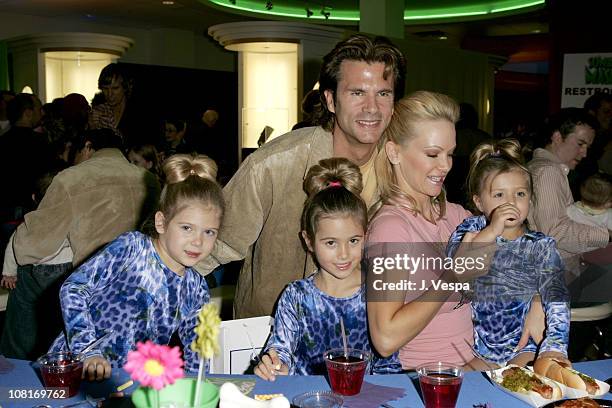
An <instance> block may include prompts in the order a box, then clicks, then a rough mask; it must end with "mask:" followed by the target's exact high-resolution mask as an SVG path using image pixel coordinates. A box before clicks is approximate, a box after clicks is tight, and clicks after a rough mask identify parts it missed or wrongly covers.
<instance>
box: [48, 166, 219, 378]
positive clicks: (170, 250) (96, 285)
mask: <svg viewBox="0 0 612 408" xmlns="http://www.w3.org/2000/svg"><path fill="white" fill-rule="evenodd" d="M163 169H164V173H165V175H166V180H167V184H166V186H165V187H164V189H163V190H162V193H161V198H160V203H159V211H157V212H156V213H155V223H154V227H155V228H154V229H155V231H153V232H152V234H151V235H152V236H151V237H149V236H147V235H144V234H141V233H140V232H137V231H132V232H126V233H124V234H122V235H120V236H119V237H117V238H116V239H115V240H114V241H112V242H111V243H109V244H108V245H107V246H106V247H105V248H104V249H103V250H102V251H100V252H99V253H97V254H96V255H95V256H93V257H92V258H90V259H89V260H88V261H86V262H85V263H84V264H82V265H81V266H80V267H79V268H78V269H76V270H75V272H74V273H73V274H72V275H70V277H69V278H68V279H67V280H66V282H65V283H64V284H63V286H62V289H61V291H60V298H61V304H62V313H63V317H64V324H65V328H66V336H65V337H64V335H60V336H59V337H58V338H57V339H56V340H55V342H54V343H53V344H52V345H51V348H50V351H60V350H66V349H70V350H72V351H75V352H80V351H81V350H83V349H84V348H86V347H87V346H88V345H89V344H91V343H92V342H94V341H95V340H96V339H98V338H100V337H102V336H104V335H106V334H108V336H107V337H105V339H104V340H103V341H102V342H101V343H100V344H99V345H98V346H96V347H94V349H93V350H91V351H89V352H87V354H86V355H85V358H86V359H85V365H84V373H86V374H87V376H88V377H89V378H90V379H94V378H96V379H102V378H104V377H105V378H108V377H109V376H110V371H111V366H112V367H115V368H117V367H122V366H123V365H124V364H125V362H126V358H127V353H128V351H130V350H133V349H135V346H136V342H138V341H145V340H152V341H153V342H155V343H158V344H167V343H168V342H169V341H170V338H171V337H172V335H173V333H174V332H175V331H177V330H178V335H179V338H180V340H181V342H182V344H183V346H184V347H183V352H184V357H185V368H186V370H187V371H190V372H192V371H197V369H198V358H197V356H195V355H194V352H193V351H192V350H191V348H190V347H189V345H190V344H191V342H192V341H193V340H194V336H195V333H194V328H195V326H196V324H197V313H198V312H199V310H200V308H201V307H202V305H203V304H205V303H207V302H208V301H209V297H210V296H209V292H208V286H207V285H206V281H205V279H204V277H203V276H201V275H200V274H198V273H197V272H196V271H195V270H194V269H192V266H193V265H195V264H196V263H197V262H199V261H201V260H202V259H204V258H205V257H206V256H208V254H209V253H210V252H211V250H212V248H213V245H214V243H215V240H216V239H217V233H218V231H219V227H220V224H221V219H222V216H223V212H224V208H225V206H224V201H223V195H222V192H221V189H220V187H219V186H218V184H217V183H216V181H215V175H216V172H217V166H216V165H215V163H214V162H213V161H212V160H211V159H209V158H208V157H206V156H189V155H175V156H172V157H170V158H169V159H168V160H166V162H165V163H164V166H163Z"/></svg>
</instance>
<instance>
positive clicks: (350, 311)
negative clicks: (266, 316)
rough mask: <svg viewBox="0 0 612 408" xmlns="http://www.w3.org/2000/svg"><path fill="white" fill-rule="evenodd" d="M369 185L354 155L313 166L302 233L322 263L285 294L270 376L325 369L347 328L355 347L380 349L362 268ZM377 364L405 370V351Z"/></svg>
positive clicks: (267, 367) (260, 371)
mask: <svg viewBox="0 0 612 408" xmlns="http://www.w3.org/2000/svg"><path fill="white" fill-rule="evenodd" d="M362 188H363V184H362V182H361V173H360V172H359V167H357V166H356V165H354V164H353V163H351V162H350V161H348V160H346V159H342V158H332V159H325V160H321V161H320V162H319V163H318V164H317V165H315V166H312V167H311V168H310V169H309V170H308V174H306V178H305V179H304V190H306V192H307V193H308V199H307V200H306V203H305V204H304V211H303V213H302V238H303V239H304V242H305V244H306V246H307V248H308V251H309V252H310V253H312V254H313V257H314V258H315V259H316V262H317V265H318V269H317V270H316V271H315V272H314V273H313V274H312V275H310V276H308V277H307V278H305V279H301V280H297V281H294V282H292V283H290V284H289V286H287V288H285V290H284V291H283V293H282V294H281V297H280V300H279V303H278V308H277V309H276V315H275V318H274V325H273V327H274V328H273V332H272V335H271V336H270V339H269V340H268V342H267V344H266V346H265V353H266V355H264V356H263V358H262V362H261V363H259V365H258V366H257V367H256V368H255V374H257V375H258V376H259V377H261V378H263V379H264V380H274V379H275V377H276V375H277V374H291V375H296V374H297V375H323V374H325V373H326V368H325V361H324V358H323V355H324V354H325V352H326V351H327V350H331V349H333V348H342V345H343V339H342V330H343V329H344V330H345V333H346V340H347V343H348V344H350V347H352V348H355V349H358V350H365V351H372V347H371V346H370V340H369V335H368V322H367V312H366V302H365V295H366V293H365V284H364V282H363V281H362V280H363V278H362V273H361V255H362V252H363V243H364V240H365V231H366V229H367V223H368V214H367V209H366V206H365V203H364V202H363V200H362V199H361V198H360V197H359V194H360V193H361V189H362ZM341 322H342V324H341ZM371 364H372V365H371V371H372V372H374V373H376V374H389V373H399V372H401V365H400V363H399V359H398V357H397V354H394V355H392V356H391V357H390V358H388V359H382V358H380V357H379V356H377V355H374V358H373V360H372V363H371ZM278 366H280V368H276V367H278Z"/></svg>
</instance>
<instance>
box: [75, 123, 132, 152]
mask: <svg viewBox="0 0 612 408" xmlns="http://www.w3.org/2000/svg"><path fill="white" fill-rule="evenodd" d="M87 142H90V143H91V148H92V149H93V150H100V149H110V148H115V149H119V150H122V149H123V142H122V140H121V136H119V135H118V134H117V133H115V131H114V130H112V129H106V128H103V129H94V130H86V131H84V132H83V133H81V135H80V136H79V137H78V138H77V140H76V142H75V143H74V150H75V151H76V152H78V151H80V150H82V149H83V148H84V147H85V145H86V144H87Z"/></svg>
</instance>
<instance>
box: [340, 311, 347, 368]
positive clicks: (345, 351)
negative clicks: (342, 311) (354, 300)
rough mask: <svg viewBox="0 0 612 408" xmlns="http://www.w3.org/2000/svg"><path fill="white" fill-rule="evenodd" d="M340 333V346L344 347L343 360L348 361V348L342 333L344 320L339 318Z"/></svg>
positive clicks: (344, 335)
mask: <svg viewBox="0 0 612 408" xmlns="http://www.w3.org/2000/svg"><path fill="white" fill-rule="evenodd" d="M340 331H342V345H343V346H344V358H346V359H348V346H347V345H346V333H345V332H344V320H343V319H342V316H340Z"/></svg>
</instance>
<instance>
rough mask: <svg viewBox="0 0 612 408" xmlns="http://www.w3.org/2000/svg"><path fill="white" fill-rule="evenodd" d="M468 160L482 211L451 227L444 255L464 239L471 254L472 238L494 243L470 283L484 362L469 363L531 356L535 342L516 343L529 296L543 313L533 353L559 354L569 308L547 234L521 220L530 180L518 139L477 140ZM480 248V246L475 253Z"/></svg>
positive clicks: (471, 190)
mask: <svg viewBox="0 0 612 408" xmlns="http://www.w3.org/2000/svg"><path fill="white" fill-rule="evenodd" d="M470 161H471V164H470V173H469V175H468V194H469V195H470V197H471V198H472V200H473V202H474V204H475V207H476V209H477V210H478V212H480V213H481V214H482V215H479V216H473V217H468V218H466V219H465V220H464V221H463V223H462V224H460V225H459V227H457V230H456V231H455V232H454V233H453V234H452V235H451V237H450V240H449V246H448V248H447V252H448V255H449V256H453V255H455V254H456V253H458V252H459V253H460V252H464V251H465V248H466V247H465V246H464V245H465V244H467V243H473V244H474V248H473V249H472V253H474V249H478V248H479V247H478V245H480V248H481V249H482V248H484V247H485V245H487V244H489V248H490V244H495V246H494V247H493V248H494V253H491V254H488V255H489V256H488V259H490V260H491V263H490V266H489V269H488V273H487V274H486V275H484V276H480V277H478V278H477V279H476V280H475V281H474V282H473V286H472V289H473V291H474V294H473V295H474V299H473V300H472V320H473V322H474V343H475V345H474V346H475V349H476V351H477V352H478V354H479V355H480V356H481V358H482V359H483V360H485V361H488V362H489V364H488V365H484V366H483V364H482V362H479V361H478V360H475V361H473V362H471V363H470V364H469V366H470V367H472V368H476V369H487V368H488V366H489V365H491V363H492V364H499V365H503V364H505V363H514V364H517V365H521V366H524V365H525V364H527V363H528V362H529V361H531V360H533V358H534V357H535V353H536V351H537V350H538V345H537V344H535V342H533V340H532V339H530V343H529V344H528V345H527V346H526V347H525V348H524V349H522V350H520V351H518V352H517V351H516V347H517V345H518V342H519V339H520V337H521V333H522V331H523V325H524V320H525V316H526V315H527V313H528V312H529V308H530V304H531V300H532V298H533V297H534V296H536V295H540V296H541V299H542V304H543V307H544V311H545V316H546V333H545V338H544V340H543V341H542V343H541V344H540V345H539V354H538V357H554V358H560V359H564V360H566V359H567V345H568V338H569V325H570V309H569V303H568V300H569V293H568V290H567V287H566V286H565V281H564V277H563V268H564V267H563V262H562V260H561V257H560V255H559V253H558V252H557V249H556V244H555V241H554V239H553V238H551V237H548V236H546V235H544V234H542V233H541V232H535V231H531V230H530V229H529V228H528V227H527V225H526V222H525V220H526V219H527V215H528V214H529V205H530V200H531V199H532V183H531V176H530V174H529V172H528V171H527V169H526V168H525V166H524V165H523V163H522V157H521V146H520V144H519V143H518V141H516V140H514V139H504V140H501V141H499V142H497V143H493V144H491V143H483V144H480V145H479V146H478V147H477V148H476V149H475V150H474V152H472V155H471V158H470ZM536 199H537V198H536ZM458 249H459V251H457V250H458ZM477 252H478V251H477ZM464 253H465V252H464ZM482 255H483V252H482V250H481V251H480V253H477V254H476V255H475V256H482ZM458 256H459V255H458Z"/></svg>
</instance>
